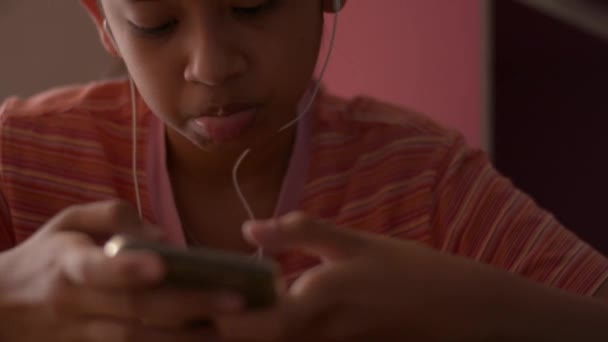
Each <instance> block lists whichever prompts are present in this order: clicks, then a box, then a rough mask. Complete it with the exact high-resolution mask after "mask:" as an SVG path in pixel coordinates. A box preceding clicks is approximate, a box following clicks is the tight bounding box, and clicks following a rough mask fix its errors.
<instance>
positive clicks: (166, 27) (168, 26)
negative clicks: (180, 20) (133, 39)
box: [129, 20, 177, 37]
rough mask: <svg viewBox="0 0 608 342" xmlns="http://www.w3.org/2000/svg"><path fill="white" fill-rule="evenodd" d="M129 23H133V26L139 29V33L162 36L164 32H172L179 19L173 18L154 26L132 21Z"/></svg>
mask: <svg viewBox="0 0 608 342" xmlns="http://www.w3.org/2000/svg"><path fill="white" fill-rule="evenodd" d="M129 24H130V25H131V27H133V28H134V29H135V30H136V31H137V33H140V34H143V35H146V36H151V37H156V36H162V35H164V34H167V33H169V32H171V30H173V28H174V27H175V26H176V25H177V20H171V21H168V22H166V23H164V24H162V25H158V26H152V27H147V26H140V25H137V24H135V23H133V22H131V21H129Z"/></svg>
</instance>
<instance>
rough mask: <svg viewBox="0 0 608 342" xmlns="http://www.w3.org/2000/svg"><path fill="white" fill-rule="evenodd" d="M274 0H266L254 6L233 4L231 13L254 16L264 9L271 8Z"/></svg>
mask: <svg viewBox="0 0 608 342" xmlns="http://www.w3.org/2000/svg"><path fill="white" fill-rule="evenodd" d="M275 2H276V0H268V1H266V2H263V3H261V4H259V5H256V6H241V7H238V6H235V7H232V13H234V14H236V15H240V16H245V17H247V16H249V17H251V16H255V15H257V14H261V13H262V12H264V11H265V10H268V9H271V8H272V7H273V5H274V4H275Z"/></svg>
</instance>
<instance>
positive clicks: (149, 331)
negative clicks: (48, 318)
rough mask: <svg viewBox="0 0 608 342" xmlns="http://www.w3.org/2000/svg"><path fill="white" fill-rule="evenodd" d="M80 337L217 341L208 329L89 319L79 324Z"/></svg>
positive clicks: (115, 341) (98, 341)
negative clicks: (168, 327) (164, 327)
mask: <svg viewBox="0 0 608 342" xmlns="http://www.w3.org/2000/svg"><path fill="white" fill-rule="evenodd" d="M79 335H80V336H79V337H81V339H77V340H79V341H80V340H84V341H90V342H108V341H112V342H123V341H124V342H127V341H146V342H201V341H218V339H217V335H216V334H215V333H214V332H213V331H211V330H209V329H196V330H195V329H189V330H186V329H182V330H178V329H162V328H158V327H151V326H145V325H141V324H137V323H133V322H131V323H129V322H119V321H109V320H107V321H104V320H89V321H87V322H84V323H83V324H82V325H81V328H80V331H79Z"/></svg>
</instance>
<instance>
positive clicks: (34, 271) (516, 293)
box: [0, 0, 608, 341]
mask: <svg viewBox="0 0 608 342" xmlns="http://www.w3.org/2000/svg"><path fill="white" fill-rule="evenodd" d="M82 2H83V4H84V5H85V6H86V8H87V9H88V10H89V12H90V13H91V14H92V17H93V18H94V19H95V22H96V25H97V27H98V28H99V32H100V34H101V37H102V40H103V42H104V44H105V46H106V47H107V49H108V50H109V51H110V52H111V53H113V54H114V55H116V56H118V57H120V58H121V59H122V60H123V61H124V63H125V65H126V66H127V69H128V72H129V79H127V80H118V81H103V82H99V83H92V84H89V85H85V86H75V87H67V88H60V89H55V90H52V91H50V92H46V93H43V94H40V95H37V96H34V97H32V98H29V99H26V100H19V99H9V100H7V101H6V102H4V104H3V105H2V107H0V113H1V114H0V118H1V125H2V126H1V127H2V129H1V137H0V142H1V146H0V151H1V154H0V158H1V161H2V164H1V165H2V169H1V170H0V174H1V178H0V179H1V182H2V184H1V190H2V192H1V195H2V196H0V198H1V199H2V201H1V203H2V205H1V206H0V208H1V210H2V215H1V218H2V220H0V251H2V252H1V254H0V318H1V319H0V322H1V323H0V325H1V328H0V340H2V341H40V340H45V341H205V340H218V339H219V340H225V341H231V340H237V341H240V340H244V341H246V340H257V341H326V340H331V341H406V340H410V339H411V340H431V341H444V340H445V341H448V340H467V341H468V340H470V341H475V340H497V339H502V340H507V341H510V340H514V341H521V340H555V341H560V340H564V341H571V340H584V341H593V340H596V341H606V340H607V339H608V329H606V325H605V322H606V321H608V305H607V304H606V301H605V298H606V297H608V289H607V288H606V287H605V286H602V284H604V282H605V280H606V279H607V277H608V261H607V260H606V259H605V258H604V257H603V256H602V255H600V254H599V253H597V252H596V251H594V250H593V249H592V248H590V247H589V246H588V245H586V244H585V243H583V242H582V241H580V240H579V239H577V237H575V236H574V235H573V234H571V233H570V232H568V231H567V230H566V229H565V228H564V227H562V226H561V225H560V224H559V223H558V222H557V221H556V220H555V219H554V218H553V217H552V216H551V215H549V214H548V213H546V212H544V211H543V210H542V209H540V208H538V207H537V206H536V205H535V204H534V203H533V201H532V200H531V199H529V198H528V197H527V196H525V195H524V194H522V193H521V192H519V191H518V190H517V189H515V188H514V187H513V185H512V184H511V183H509V181H508V180H506V179H504V178H503V177H501V176H500V175H499V174H497V172H496V171H495V170H494V169H493V168H492V167H491V165H490V163H489V162H488V160H487V158H486V157H485V156H484V155H483V154H481V153H479V152H477V151H472V150H470V149H468V148H467V147H466V146H465V144H464V142H463V139H462V138H461V137H460V136H459V135H458V134H455V133H453V132H451V131H448V130H445V129H443V128H441V127H439V126H438V125H436V124H434V123H433V122H431V121H429V120H428V119H427V118H425V117H422V116H419V115H416V114H413V113H409V112H407V111H404V110H401V109H399V108H394V107H392V106H390V105H387V104H383V103H381V102H378V101H375V100H373V99H368V98H357V99H353V100H343V99H338V98H334V97H331V96H329V95H327V94H324V93H321V94H320V95H319V96H314V95H315V94H316V90H317V89H316V87H315V85H314V83H313V84H312V86H311V78H312V75H313V72H314V69H315V65H316V63H317V54H318V52H319V46H320V41H321V37H322V29H323V22H324V19H323V13H324V12H325V13H335V14H336V15H337V13H338V12H339V11H340V10H341V8H342V7H343V6H345V5H346V2H345V1H341V2H335V1H330V0H314V1H313V0H209V1H195V0H101V1H100V2H98V1H95V0H82ZM312 99H314V100H315V101H314V104H313V105H312V106H309V104H310V103H313V102H311V101H312ZM300 113H305V114H306V115H303V116H302V117H301V118H300V120H298V121H297V125H290V124H289V123H292V122H295V121H294V120H295V119H296V118H297V116H298V114H300ZM243 151H248V153H247V154H243ZM239 159H240V160H239ZM237 160H239V163H238V164H237V166H238V167H236V168H235V162H236V161H237ZM235 171H236V172H235ZM233 176H234V177H233ZM234 179H236V182H234ZM235 183H236V184H237V190H238V191H237V192H235V189H234V184H235ZM243 198H245V199H246V200H245V201H243ZM249 203H250V204H251V208H249V206H248V204H249ZM243 204H245V210H244V209H243ZM253 215H255V216H256V217H263V218H270V219H268V220H257V221H256V220H251V219H250V217H251V216H253ZM273 217H276V218H275V219H273ZM243 222H245V223H244V224H243ZM241 227H242V228H241ZM120 232H129V233H135V234H139V235H142V236H144V237H146V238H148V239H155V240H159V241H164V242H166V243H170V244H174V245H181V246H185V245H204V246H209V247H214V248H222V249H225V250H230V251H233V252H241V253H254V252H255V251H256V250H259V251H262V252H263V253H265V254H266V255H267V256H269V257H272V258H274V259H275V260H276V261H277V262H278V263H279V264H280V265H281V269H282V271H283V280H284V281H285V282H287V283H288V284H290V285H291V286H290V287H289V290H286V291H285V292H284V293H283V294H282V295H281V298H280V300H279V302H278V303H277V305H276V306H275V307H273V308H270V309H268V310H264V311H254V312H250V311H247V310H246V309H244V307H243V302H242V299H241V298H239V297H238V296H237V295H235V294H232V293H223V292H219V293H218V292H213V293H211V292H200V291H177V290H171V289H159V287H158V284H159V283H160V282H161V281H162V278H163V275H164V272H165V267H164V265H163V263H162V262H161V261H160V260H159V258H157V257H156V256H154V255H151V254H146V253H131V254H125V255H122V256H119V257H117V258H112V259H109V258H107V257H105V256H104V254H103V253H102V251H101V249H100V248H99V247H98V245H97V244H96V243H95V242H99V241H103V239H104V238H106V237H107V236H109V235H111V234H113V233H120ZM252 246H255V247H252ZM592 295H595V296H596V297H597V298H591V296H592ZM602 298H603V299H602ZM204 320H210V321H212V322H213V325H212V326H211V327H210V326H202V325H200V324H193V323H196V322H201V321H204Z"/></svg>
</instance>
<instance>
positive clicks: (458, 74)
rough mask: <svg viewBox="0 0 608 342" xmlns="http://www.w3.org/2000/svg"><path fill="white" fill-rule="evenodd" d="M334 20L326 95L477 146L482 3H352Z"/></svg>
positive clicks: (477, 0)
mask: <svg viewBox="0 0 608 342" xmlns="http://www.w3.org/2000/svg"><path fill="white" fill-rule="evenodd" d="M339 20H340V22H339V23H340V25H339V31H338V38H337V43H336V47H335V55H334V58H333V60H332V63H331V64H330V66H329V69H328V71H327V75H326V81H325V84H326V85H327V87H328V88H329V89H330V90H331V91H333V92H334V93H337V94H340V95H346V96H351V95H357V94H365V95H372V96H375V97H378V98H381V99H384V100H388V101H391V102H394V103H397V104H400V105H402V106H403V107H407V108H410V109H414V110H416V111H419V112H423V113H425V114H428V115H430V116H431V117H433V118H435V119H437V120H438V121H440V122H442V123H444V124H446V125H448V126H451V127H455V128H457V129H458V130H460V131H461V132H463V133H464V134H465V136H466V137H467V139H468V141H469V143H471V144H472V145H474V146H479V145H480V143H481V137H482V132H481V126H482V124H481V113H482V107H483V105H482V92H481V86H482V81H481V80H482V70H483V66H482V40H483V39H482V33H481V32H482V3H481V0H349V2H348V5H347V6H346V8H345V9H344V11H343V12H342V13H341V16H340V18H339ZM329 23H330V22H328V24H329Z"/></svg>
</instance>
